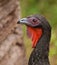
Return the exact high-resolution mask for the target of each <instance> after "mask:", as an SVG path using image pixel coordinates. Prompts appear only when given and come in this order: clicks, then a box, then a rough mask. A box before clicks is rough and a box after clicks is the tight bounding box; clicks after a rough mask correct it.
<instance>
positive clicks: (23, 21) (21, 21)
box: [17, 18, 29, 25]
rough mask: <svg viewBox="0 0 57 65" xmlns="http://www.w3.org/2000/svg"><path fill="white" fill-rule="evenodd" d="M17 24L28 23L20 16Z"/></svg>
mask: <svg viewBox="0 0 57 65" xmlns="http://www.w3.org/2000/svg"><path fill="white" fill-rule="evenodd" d="M17 24H26V25H27V24H29V23H28V19H27V18H22V19H20V20H19V21H18V22H17Z"/></svg>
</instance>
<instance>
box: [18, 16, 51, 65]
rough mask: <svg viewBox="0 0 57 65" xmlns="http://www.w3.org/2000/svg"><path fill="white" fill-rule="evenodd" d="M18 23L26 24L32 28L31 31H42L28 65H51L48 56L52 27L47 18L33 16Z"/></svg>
mask: <svg viewBox="0 0 57 65" xmlns="http://www.w3.org/2000/svg"><path fill="white" fill-rule="evenodd" d="M18 23H22V24H25V25H26V26H28V27H31V29H32V28H33V29H36V28H37V29H39V28H40V29H42V35H41V36H40V38H39V39H37V38H36V39H37V40H38V41H37V44H36V45H35V46H34V50H33V51H32V53H31V55H30V58H29V62H28V65H50V63H49V58H48V56H49V42H50V37H51V26H50V24H49V23H48V21H47V20H46V19H45V17H43V16H41V15H32V16H29V17H27V18H23V19H21V20H19V21H18ZM35 34H36V33H35ZM39 35H40V34H39ZM37 37H38V36H37Z"/></svg>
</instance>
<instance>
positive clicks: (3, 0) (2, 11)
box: [0, 0, 26, 65]
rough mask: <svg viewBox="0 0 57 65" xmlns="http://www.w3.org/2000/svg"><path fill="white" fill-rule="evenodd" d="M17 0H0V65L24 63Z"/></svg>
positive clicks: (24, 64) (22, 64)
mask: <svg viewBox="0 0 57 65" xmlns="http://www.w3.org/2000/svg"><path fill="white" fill-rule="evenodd" d="M19 18H20V5H19V1H18V0H0V65H26V57H25V48H24V44H23V35H22V26H21V25H17V21H18V20H19Z"/></svg>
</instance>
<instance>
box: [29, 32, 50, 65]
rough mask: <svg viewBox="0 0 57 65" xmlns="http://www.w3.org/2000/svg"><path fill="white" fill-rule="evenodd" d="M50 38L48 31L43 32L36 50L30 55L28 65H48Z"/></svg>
mask: <svg viewBox="0 0 57 65" xmlns="http://www.w3.org/2000/svg"><path fill="white" fill-rule="evenodd" d="M50 37H51V33H50V31H44V33H43V34H42V37H41V38H40V40H39V41H38V43H37V45H36V48H34V50H33V51H32V53H31V56H30V59H29V65H50V64H49V59H48V56H49V41H50Z"/></svg>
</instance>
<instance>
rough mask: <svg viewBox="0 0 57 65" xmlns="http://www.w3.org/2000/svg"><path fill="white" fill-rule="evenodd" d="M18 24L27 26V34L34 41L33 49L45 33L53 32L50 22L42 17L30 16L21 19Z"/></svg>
mask: <svg viewBox="0 0 57 65" xmlns="http://www.w3.org/2000/svg"><path fill="white" fill-rule="evenodd" d="M17 23H18V24H25V25H26V26H27V34H28V36H29V37H30V38H31V40H32V47H33V48H35V47H36V45H37V43H38V42H39V40H40V38H41V37H42V35H43V33H44V31H47V30H48V31H50V30H51V27H50V25H49V23H48V21H47V20H46V19H45V17H44V16H42V15H30V16H28V17H26V18H22V19H20V20H19V21H18V22H17Z"/></svg>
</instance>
